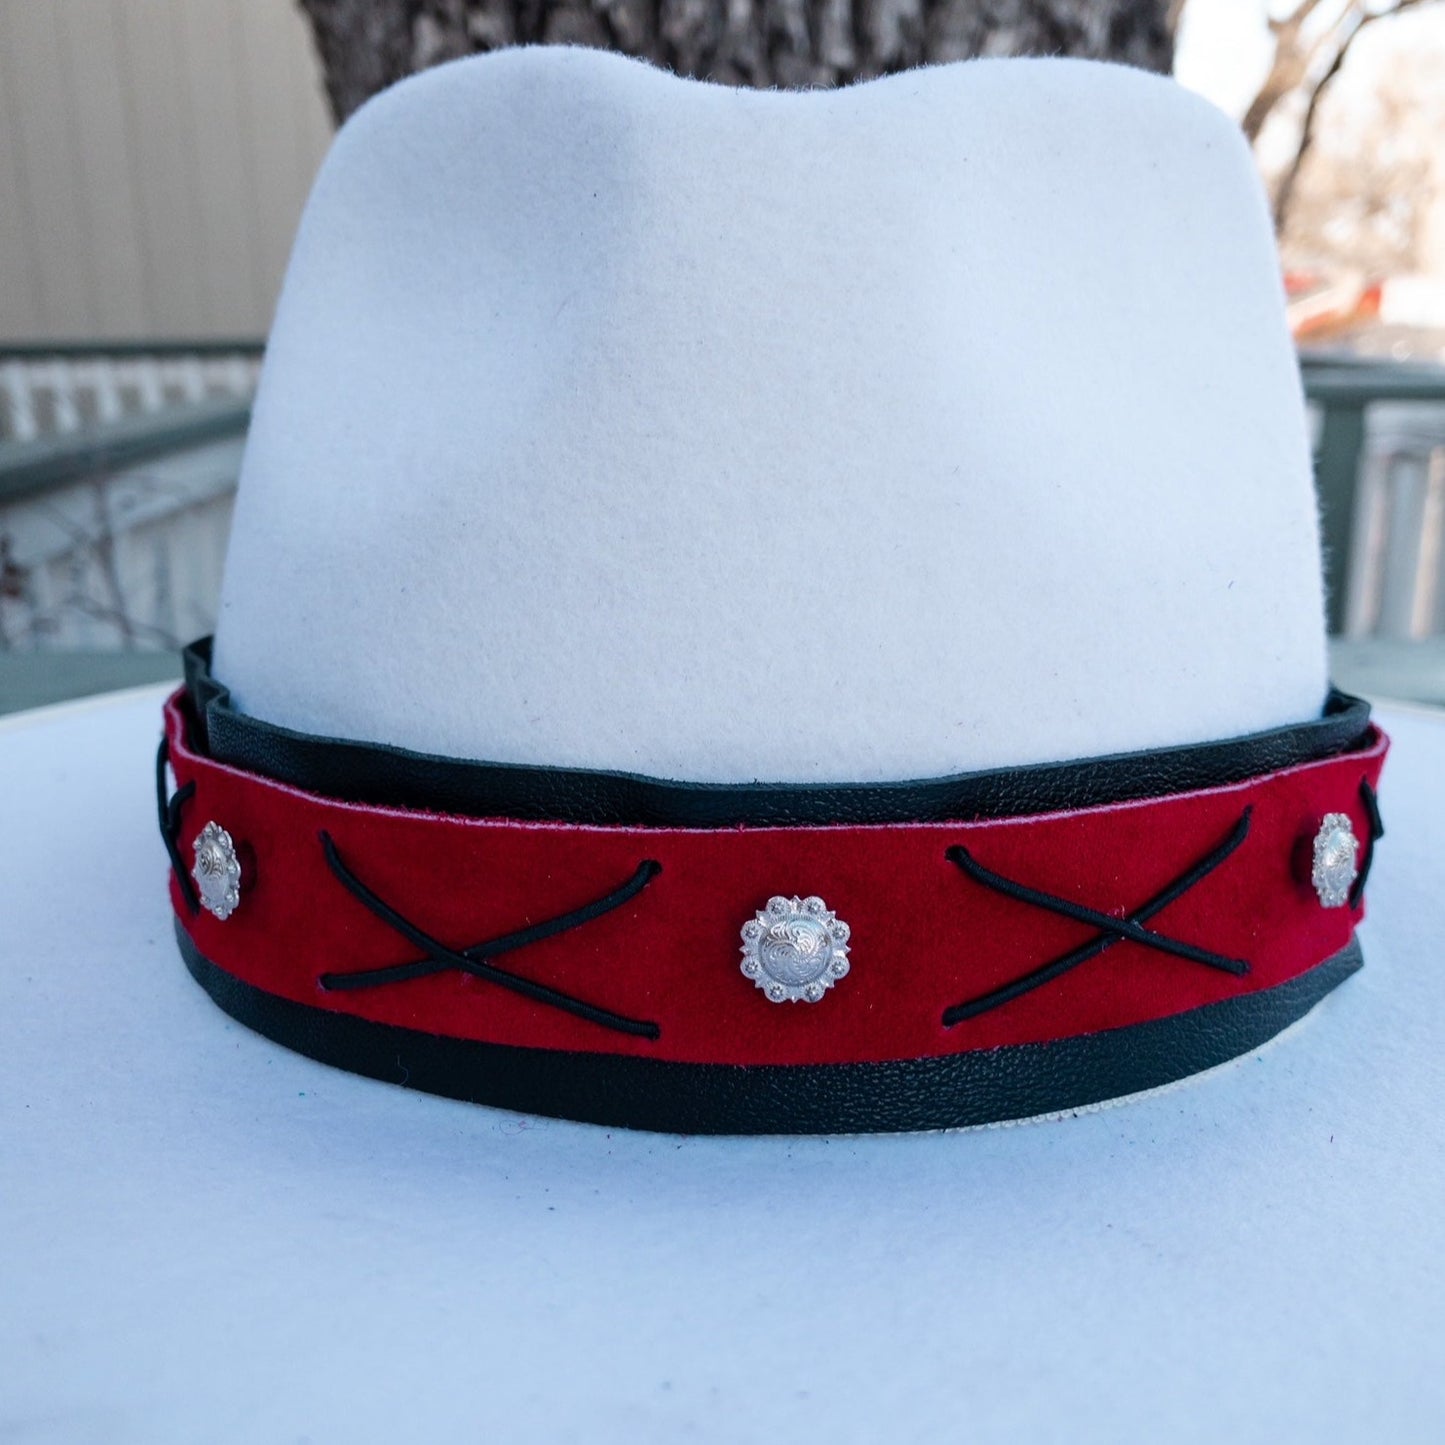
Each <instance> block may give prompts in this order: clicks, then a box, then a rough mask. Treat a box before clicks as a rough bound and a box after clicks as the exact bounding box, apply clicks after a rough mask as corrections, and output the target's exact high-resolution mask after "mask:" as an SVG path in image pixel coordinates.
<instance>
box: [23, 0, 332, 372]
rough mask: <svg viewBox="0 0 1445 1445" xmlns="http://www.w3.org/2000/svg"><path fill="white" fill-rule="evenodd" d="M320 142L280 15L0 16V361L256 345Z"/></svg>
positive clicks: (191, 6) (266, 4)
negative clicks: (28, 345)
mask: <svg viewBox="0 0 1445 1445" xmlns="http://www.w3.org/2000/svg"><path fill="white" fill-rule="evenodd" d="M330 136H331V122H330V117H329V114H328V112H327V109H326V103H325V100H324V97H323V94H322V89H321V81H320V75H319V72H318V68H317V63H316V59H315V53H314V50H313V48H312V44H311V38H310V34H309V32H308V30H307V27H306V23H305V21H304V19H303V18H302V17H301V15H300V13H299V11H298V10H297V9H296V8H295V6H294V4H293V3H292V0H144V3H137V0H45V3H40V0H0V345H3V344H4V343H6V342H9V343H12V344H13V343H18V342H33V341H44V342H59V341H86V342H89V341H96V340H107V339H116V340H128V341H129V340H137V339H141V340H166V339H192V338H210V337H223V336H224V337H230V336H261V335H263V334H264V333H265V331H266V330H267V328H268V326H269V324H270V319H271V311H272V308H273V307H274V305H275V299H276V293H277V290H278V288H279V286H280V282H281V275H282V272H283V270H284V268H285V264H286V257H287V255H288V253H289V251H290V247H291V238H292V234H293V233H294V231H295V228H296V222H297V220H298V218H299V216H300V214H301V207H302V205H303V203H304V201H305V198H306V193H307V191H308V189H309V188H310V185H311V181H312V178H313V176H314V175H315V172H316V168H317V166H318V165H319V164H320V161H321V157H322V155H323V154H324V152H325V150H326V147H327V144H328V143H329V141H330Z"/></svg>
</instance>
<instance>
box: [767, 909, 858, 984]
mask: <svg viewBox="0 0 1445 1445" xmlns="http://www.w3.org/2000/svg"><path fill="white" fill-rule="evenodd" d="M849 932H850V930H849V928H848V925H847V924H846V923H844V922H843V920H842V919H841V918H839V917H838V916H837V915H836V914H834V913H833V912H832V911H831V910H830V909H829V907H828V905H827V904H826V903H824V902H823V900H822V899H821V898H799V897H797V896H796V895H794V896H793V897H792V898H785V897H783V896H782V895H781V894H779V895H777V896H776V897H773V898H769V899H768V906H767V907H766V908H763V909H760V910H759V911H758V912H757V913H756V914H755V915H754V916H753V917H752V918H750V919H749V920H748V921H747V922H746V923H745V924H743V948H742V954H743V963H742V969H743V973H744V975H745V976H746V977H748V978H750V979H752V981H753V982H754V983H755V984H757V986H758V987H759V988H760V989H762V991H763V992H764V994H766V995H767V997H768V998H769V999H770V1000H771V1001H772V1002H773V1003H817V1002H818V1000H819V999H820V998H822V997H823V995H824V994H825V993H827V992H828V990H829V989H830V988H832V987H833V985H834V984H835V983H837V982H838V980H839V979H840V978H842V977H843V976H844V974H846V973H847V972H848V935H849Z"/></svg>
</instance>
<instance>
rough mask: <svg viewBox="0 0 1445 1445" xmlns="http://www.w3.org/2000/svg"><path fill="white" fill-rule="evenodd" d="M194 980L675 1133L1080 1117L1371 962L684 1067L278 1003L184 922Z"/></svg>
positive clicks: (382, 1074)
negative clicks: (1040, 1022) (976, 1039)
mask: <svg viewBox="0 0 1445 1445" xmlns="http://www.w3.org/2000/svg"><path fill="white" fill-rule="evenodd" d="M176 937H177V939H178V940H179V942H180V947H181V953H182V955H183V956H184V958H185V960H186V966H187V967H188V968H189V969H190V971H191V973H192V975H193V976H194V977H195V979H196V981H197V982H198V983H199V984H200V985H201V986H202V987H203V988H204V989H205V990H206V992H207V993H209V994H210V995H211V997H212V998H213V999H214V1000H215V1001H216V1003H217V1004H219V1005H220V1006H221V1008H223V1009H225V1011H226V1012H227V1013H228V1014H230V1015H231V1016H232V1017H233V1018H236V1019H238V1020H239V1021H240V1022H241V1023H243V1024H245V1025H246V1026H247V1027H248V1028H252V1029H254V1030H255V1031H256V1032H257V1033H261V1034H265V1035H266V1036H267V1037H268V1038H271V1039H274V1040H276V1042H277V1043H280V1044H284V1045H285V1046H286V1047H287V1048H289V1049H294V1050H296V1051H297V1052H298V1053H302V1054H307V1055H309V1056H310V1057H311V1058H313V1059H319V1060H321V1062H322V1063H327V1064H334V1065H336V1066H338V1067H340V1068H343V1069H349V1070H351V1071H352V1072H353V1073H357V1074H365V1075H367V1076H368V1077H369V1078H373V1079H382V1080H385V1081H386V1082H388V1083H393V1084H405V1085H407V1086H408V1087H410V1088H413V1089H422V1090H425V1091H426V1092H428V1093H432V1094H444V1095H446V1096H447V1097H448V1098H453V1099H465V1100H468V1101H470V1102H472V1103H477V1104H492V1105H496V1106H498V1107H500V1108H504V1109H516V1110H519V1111H521V1112H524V1113H528V1114H550V1115H555V1116H557V1117H560V1118H567V1119H579V1120H582V1121H583V1122H585V1123H593V1124H607V1125H614V1126H617V1127H622V1128H630V1129H657V1130H663V1131H665V1132H669V1133H679V1134H822V1133H828V1134H855V1133H877V1132H886V1131H891V1130H903V1129H948V1128H956V1127H960V1126H963V1125H969V1124H990V1123H996V1122H998V1121H1000V1120H1004V1119H1026V1118H1030V1117H1032V1116H1033V1115H1036V1114H1052V1113H1057V1112H1059V1111H1062V1110H1067V1109H1078V1108H1083V1107H1085V1106H1086V1105H1089V1104H1097V1103H1099V1102H1101V1101H1102V1100H1105V1099H1116V1098H1120V1097H1122V1096H1123V1095H1126V1094H1133V1093H1138V1092H1140V1091H1141V1090H1144V1089H1153V1088H1157V1087H1158V1086H1159V1085H1161V1084H1169V1083H1173V1082H1174V1081H1175V1080H1176V1079H1182V1078H1184V1077H1185V1076H1186V1075H1187V1074H1194V1073H1198V1072H1199V1071H1200V1070H1202V1069H1209V1068H1213V1067H1214V1066H1215V1065H1216V1064H1222V1063H1224V1062H1225V1061H1226V1060H1228V1059H1232V1058H1235V1057H1237V1056H1238V1055H1240V1054H1244V1053H1248V1052H1249V1050H1250V1049H1253V1048H1257V1047H1258V1046H1259V1045H1260V1044H1262V1043H1264V1042H1265V1040H1267V1039H1270V1038H1272V1037H1273V1036H1274V1035H1275V1034H1277V1033H1278V1032H1279V1031H1280V1030H1281V1029H1283V1028H1285V1027H1287V1026H1288V1025H1289V1024H1292V1023H1293V1022H1295V1020H1296V1019H1299V1018H1301V1017H1303V1016H1304V1015H1305V1014H1306V1013H1308V1012H1309V1010H1310V1009H1311V1008H1313V1007H1314V1005H1315V1004H1316V1003H1318V1002H1319V1000H1320V999H1321V998H1323V997H1324V996H1325V994H1327V993H1328V992H1329V991H1330V990H1331V989H1332V988H1334V987H1335V986H1336V985H1337V984H1339V983H1341V982H1343V981H1344V980H1345V979H1346V978H1348V977H1349V976H1350V974H1352V973H1354V971H1355V970H1356V969H1357V968H1359V967H1360V964H1361V961H1362V960H1361V955H1360V946H1359V944H1358V943H1357V942H1356V941H1355V940H1353V939H1351V941H1350V943H1349V944H1348V945H1347V946H1346V947H1345V948H1343V949H1341V950H1340V952H1339V953H1337V954H1335V955H1334V956H1333V957H1332V958H1328V959H1326V960H1325V961H1324V962H1323V963H1321V964H1318V965H1316V966H1315V967H1314V968H1312V969H1310V970H1309V971H1308V972H1307V973H1303V974H1301V975H1300V976H1299V977H1298V978H1295V979H1292V980H1290V982H1289V983H1286V984H1281V985H1279V986H1278V987H1277V988H1272V989H1263V990H1260V991H1258V992H1255V993H1249V994H1243V995H1241V996H1239V997H1237V998H1232V999H1226V1000H1225V1001H1223V1002H1222V1003H1213V1004H1206V1005H1205V1006H1204V1007H1202V1008H1197V1009H1191V1010H1190V1011H1189V1012H1188V1013H1183V1014H1176V1015H1175V1016H1174V1017H1172V1018H1165V1019H1155V1020H1151V1021H1150V1022H1147V1023H1141V1024H1134V1025H1132V1026H1130V1027H1128V1028H1119V1029H1108V1030H1105V1031H1104V1032H1102V1033H1095V1034H1085V1035H1082V1036H1080V1037H1077V1038H1069V1039H1059V1040H1056V1041H1054V1042H1052V1043H1046V1044H1015V1045H1012V1046H1010V1047H1007V1048H997V1049H979V1050H975V1051H973V1052H970V1053H962V1054H952V1055H949V1056H947V1057H944V1058H929V1059H908V1060H901V1061H897V1062H891V1063H875V1064H809V1065H797V1064H794V1065H779V1064H767V1065H753V1066H751V1067H744V1066H741V1065H733V1064H680V1063H668V1062H664V1061H662V1060H658V1059H647V1058H633V1057H629V1056H625V1055H617V1054H593V1053H566V1052H561V1051H555V1050H549V1049H523V1048H516V1047H514V1046H511V1045H506V1044H482V1043H475V1042H473V1041H470V1040H466V1039H453V1038H443V1037H440V1036H439V1035H436V1034H424V1033H418V1032H416V1031H415V1030H413V1029H404V1028H396V1027H393V1026H391V1025H387V1024H378V1023H372V1022H370V1021H368V1020H366V1019H359V1018H356V1017H354V1016H353V1015H350V1014H343V1013H334V1012H331V1011H329V1010H327V1009H320V1008H310V1007H308V1006H306V1005H304V1004H299V1003H294V1002H292V1001H291V1000H289V999H283V998H278V997H277V996H276V995H274V994H269V993H265V992H263V991H262V990H261V989H258V988H255V987H253V986H252V985H251V984H248V983H242V982H241V981H240V980H239V979H237V978H235V977H233V976H232V975H231V974H229V973H226V972H225V971H224V970H222V969H220V968H217V967H216V965H215V964H213V963H211V962H210V961H209V960H208V959H206V958H205V957H203V956H202V954H201V953H200V952H199V951H198V950H197V948H196V946H195V945H194V944H193V943H192V942H191V939H190V936H189V934H187V933H186V931H185V929H184V928H183V927H182V926H181V924H180V921H179V920H177V922H176Z"/></svg>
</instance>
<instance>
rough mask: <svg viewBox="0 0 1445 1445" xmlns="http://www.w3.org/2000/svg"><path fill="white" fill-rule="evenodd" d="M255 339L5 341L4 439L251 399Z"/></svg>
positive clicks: (0, 430)
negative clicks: (33, 343) (31, 343)
mask: <svg viewBox="0 0 1445 1445" xmlns="http://www.w3.org/2000/svg"><path fill="white" fill-rule="evenodd" d="M260 366H261V347H260V345H259V343H257V342H252V341H214V342H190V343H183V342H176V343H167V344H165V345H151V344H145V343H135V344H124V345H112V344H104V345H100V346H13V347H3V346H0V444H4V443H7V442H33V441H37V440H40V439H42V438H45V437H55V436H67V435H70V434H72V433H75V432H80V431H83V430H84V429H85V428H87V427H94V426H106V425H109V424H110V423H112V422H117V421H121V420H123V419H124V418H126V417H133V416H137V415H148V414H154V413H156V412H162V411H166V410H168V409H170V408H173V407H179V406H186V405H189V404H192V403H196V402H202V401H207V400H212V401H214V400H223V399H227V398H229V399H231V400H246V399H248V398H249V397H250V396H251V394H252V393H253V392H254V391H255V389H256V376H257V373H258V372H259V370H260Z"/></svg>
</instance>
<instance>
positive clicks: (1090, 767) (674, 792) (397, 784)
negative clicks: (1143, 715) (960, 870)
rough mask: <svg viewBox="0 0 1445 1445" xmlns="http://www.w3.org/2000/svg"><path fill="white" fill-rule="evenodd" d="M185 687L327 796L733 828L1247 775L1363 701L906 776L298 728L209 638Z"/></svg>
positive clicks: (201, 706) (209, 713)
mask: <svg viewBox="0 0 1445 1445" xmlns="http://www.w3.org/2000/svg"><path fill="white" fill-rule="evenodd" d="M184 657H185V668H186V687H187V690H188V691H189V693H190V698H191V703H192V706H193V708H194V711H195V714H196V718H197V721H198V723H199V725H200V727H201V729H202V736H201V737H199V738H197V739H195V742H196V744H197V745H198V746H199V747H201V748H203V749H204V750H207V751H209V753H210V755H211V756H212V757H213V758H215V759H216V760H217V761H218V762H223V763H229V764H232V765H233V766H235V767H239V768H244V769H246V770H247V771H248V772H254V773H261V774H263V775H264V776H266V777H269V778H274V779H276V780H277V781H279V782H283V783H289V784H291V785H292V786H294V787H298V788H304V789H306V790H307V791H308V792H313V793H320V794H322V795H324V796H326V797H332V798H343V799H346V800H347V801H350V802H356V803H370V804H373V805H376V806H379V807H406V808H429V809H434V810H436V811H438V812H443V813H452V814H458V815H461V816H471V817H505V818H521V819H526V820H531V821H552V822H565V823H595V824H614V825H621V826H643V827H677V828H732V827H737V826H739V825H743V824H750V825H753V826H769V825H771V826H796V825H802V824H813V825H817V824H827V823H855V824H866V823H926V822H941V821H945V820H960V821H966V820H968V819H972V818H1015V817H1022V816H1026V815H1028V814H1030V813H1049V812H1056V811H1058V810H1059V809H1062V808H1087V807H1098V806H1102V805H1105V804H1109V803H1122V802H1128V801H1130V800H1131V799H1135V798H1153V797H1160V796H1163V795H1165V794H1168V793H1179V792H1188V791H1191V790H1193V789H1196V788H1215V787H1221V786H1223V785H1225V784H1227V783H1236V782H1241V781H1243V780H1244V779H1245V778H1251V777H1255V776H1257V775H1259V774H1261V773H1268V772H1274V771H1276V770H1277V769H1280V768H1288V767H1293V766H1295V765H1296V764H1298V763H1303V762H1310V761H1312V760H1314V759H1316V758H1324V757H1332V756H1334V755H1335V754H1336V753H1341V752H1345V751H1348V750H1349V749H1350V748H1352V747H1356V746H1359V745H1360V744H1361V743H1362V742H1363V741H1364V738H1365V734H1366V732H1367V730H1368V728H1369V722H1370V706H1369V704H1368V703H1367V702H1364V701H1362V700H1361V699H1360V698H1354V697H1349V696H1347V695H1346V694H1344V693H1341V692H1338V691H1334V690H1332V691H1331V692H1330V695H1329V697H1328V698H1327V699H1326V701H1325V705H1324V709H1323V711H1322V713H1321V715H1320V716H1319V717H1318V718H1315V719H1313V720H1311V721H1309V722H1303V723H1297V724H1294V725H1292V726H1290V727H1283V728H1275V729H1272V730H1270V731H1268V732H1259V733H1251V734H1249V735H1247V736H1244V737H1237V738H1229V739H1225V740H1224V741H1221V742H1210V743H1195V744H1188V745H1186V746H1183V747H1172V748H1159V749H1156V750H1154V751H1151V752H1136V753H1117V754H1114V755H1112V756H1109V757H1101V758H1086V759H1083V760H1078V761H1073V762H1063V763H1044V764H1038V765H1034V766H1030V767H1016V768H995V769H991V770H989V771H986V772H975V773H957V774H954V775H953V776H950V777H943V778H927V779H922V780H917V781H910V782H900V783H687V782H670V781H667V780H665V779H661V778H649V777H644V776H642V775H641V774H637V773H620V772H602V771H596V770H592V769H585V768H551V767H535V766H527V765H522V764H514V763H488V762H472V761H469V760H466V759H458V758H445V757H436V756H432V755H429V754H425V753H415V752H409V751H407V750H405V749H403V748H394V747H389V746H387V745H386V744H383V743H365V742H354V741H350V740H347V739H343V738H328V737H317V736H313V735H311V734H308V733H299V732H294V731H292V730H291V729H289V728H283V727H278V726H277V725H276V724H274V723H268V722H263V721H262V720H261V719H260V718H255V717H249V716H247V715H246V714H244V713H242V712H239V711H237V710H236V708H235V707H234V706H233V705H232V703H231V699H230V694H229V692H228V690H227V689H226V688H225V687H224V686H223V685H222V684H221V683H219V682H217V681H216V679H215V678H214V677H212V676H211V648H210V639H209V638H203V639H202V640H201V641H199V642H195V643H192V644H191V646H190V647H188V648H186V650H185V654H184Z"/></svg>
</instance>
